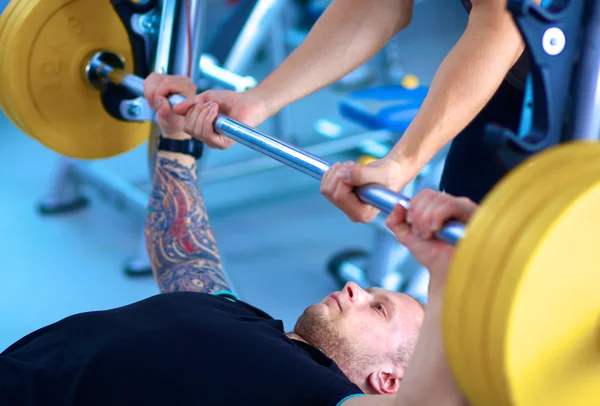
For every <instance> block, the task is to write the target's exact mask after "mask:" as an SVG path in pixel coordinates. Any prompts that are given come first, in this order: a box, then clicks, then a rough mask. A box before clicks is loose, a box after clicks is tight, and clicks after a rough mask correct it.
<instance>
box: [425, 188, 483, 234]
mask: <svg viewBox="0 0 600 406" xmlns="http://www.w3.org/2000/svg"><path fill="white" fill-rule="evenodd" d="M440 199H441V202H440V204H439V205H437V206H436V208H435V209H434V210H433V211H432V213H431V220H430V221H431V229H432V231H435V232H437V231H439V230H441V229H442V227H443V226H444V224H446V223H447V222H448V221H450V220H458V221H460V222H463V223H467V222H468V221H469V219H470V218H471V216H472V214H473V212H474V211H475V209H476V207H477V205H476V204H475V203H474V202H473V201H471V200H470V199H468V198H456V197H452V196H450V195H441V196H440Z"/></svg>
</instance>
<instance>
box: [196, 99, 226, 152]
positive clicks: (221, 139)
mask: <svg viewBox="0 0 600 406" xmlns="http://www.w3.org/2000/svg"><path fill="white" fill-rule="evenodd" d="M218 114H219V105H218V104H217V103H211V105H210V107H209V110H208V114H207V115H206V118H205V120H204V123H203V127H202V131H203V133H204V137H205V138H207V139H211V140H213V144H214V145H215V146H213V147H212V148H216V149H227V148H229V147H230V146H232V145H233V140H232V139H231V138H229V137H227V136H225V135H223V134H219V133H218V132H216V131H215V120H216V119H217V116H218Z"/></svg>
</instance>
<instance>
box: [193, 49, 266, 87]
mask: <svg viewBox="0 0 600 406" xmlns="http://www.w3.org/2000/svg"><path fill="white" fill-rule="evenodd" d="M198 67H199V76H198V78H202V77H204V78H205V79H206V80H208V81H209V82H212V83H213V84H216V85H217V86H221V87H223V88H225V89H229V90H233V91H236V92H245V91H246V90H248V89H252V88H253V87H255V86H256V79H254V78H253V77H252V76H241V75H238V74H237V73H234V72H230V71H228V70H227V69H223V68H222V67H220V66H219V65H218V62H217V60H216V59H215V58H213V57H212V56H210V55H206V54H204V55H202V56H200V61H199V63H198Z"/></svg>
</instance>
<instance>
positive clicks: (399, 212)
mask: <svg viewBox="0 0 600 406" xmlns="http://www.w3.org/2000/svg"><path fill="white" fill-rule="evenodd" d="M402 224H406V209H405V208H404V207H402V206H401V205H400V204H397V205H395V206H394V209H393V210H392V212H391V213H390V215H389V216H388V217H387V219H386V220H385V225H386V227H387V228H389V229H390V230H392V231H393V228H394V227H396V226H398V225H402Z"/></svg>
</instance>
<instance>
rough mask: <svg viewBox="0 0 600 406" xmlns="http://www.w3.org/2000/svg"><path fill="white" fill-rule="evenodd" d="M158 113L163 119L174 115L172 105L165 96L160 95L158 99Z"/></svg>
mask: <svg viewBox="0 0 600 406" xmlns="http://www.w3.org/2000/svg"><path fill="white" fill-rule="evenodd" d="M156 114H157V115H159V116H160V117H162V118H163V119H169V118H170V117H171V115H172V109H171V105H170V104H169V101H168V100H167V99H166V98H164V97H158V98H157V101H156Z"/></svg>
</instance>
